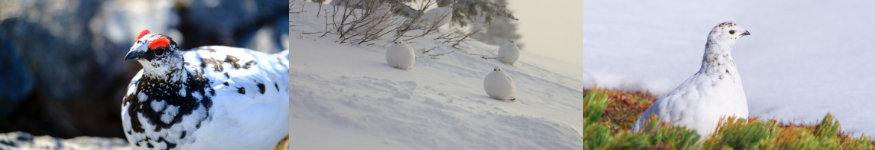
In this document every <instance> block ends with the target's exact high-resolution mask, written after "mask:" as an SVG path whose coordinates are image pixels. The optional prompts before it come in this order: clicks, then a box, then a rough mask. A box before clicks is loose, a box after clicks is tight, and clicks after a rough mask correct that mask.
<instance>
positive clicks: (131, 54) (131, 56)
mask: <svg viewBox="0 0 875 150" xmlns="http://www.w3.org/2000/svg"><path fill="white" fill-rule="evenodd" d="M139 58H140V57H139V56H137V53H135V52H134V51H130V52H128V54H127V55H125V61H128V60H131V59H139Z"/></svg>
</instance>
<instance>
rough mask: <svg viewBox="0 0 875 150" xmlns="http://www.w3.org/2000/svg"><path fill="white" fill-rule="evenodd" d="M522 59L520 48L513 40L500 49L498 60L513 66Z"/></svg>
mask: <svg viewBox="0 0 875 150" xmlns="http://www.w3.org/2000/svg"><path fill="white" fill-rule="evenodd" d="M519 58H520V48H519V47H517V46H516V43H515V42H514V41H513V40H510V43H507V44H504V45H501V47H499V48H498V60H499V61H501V62H503V63H506V64H509V65H511V66H513V63H514V62H516V60H517V59H519Z"/></svg>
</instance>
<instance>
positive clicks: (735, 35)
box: [708, 22, 750, 46]
mask: <svg viewBox="0 0 875 150" xmlns="http://www.w3.org/2000/svg"><path fill="white" fill-rule="evenodd" d="M747 35H750V32H748V31H747V30H745V29H743V28H741V27H740V26H738V25H735V23H732V22H723V23H720V24H719V25H717V26H714V29H711V33H710V34H708V44H713V45H720V46H732V45H735V42H736V41H738V39H739V38H741V37H742V36H747Z"/></svg>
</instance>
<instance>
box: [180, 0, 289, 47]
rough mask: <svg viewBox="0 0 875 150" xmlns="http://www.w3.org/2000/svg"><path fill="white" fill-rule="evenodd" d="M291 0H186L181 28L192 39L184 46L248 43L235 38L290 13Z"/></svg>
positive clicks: (240, 44)
mask: <svg viewBox="0 0 875 150" xmlns="http://www.w3.org/2000/svg"><path fill="white" fill-rule="evenodd" d="M286 3H288V1H287V0H256V1H240V0H190V1H183V2H182V4H181V5H180V6H178V7H180V10H182V11H181V12H180V14H181V16H182V24H181V25H180V31H182V32H183V34H184V35H185V36H186V37H185V39H194V40H187V41H186V42H187V43H189V44H188V45H186V46H183V47H184V48H185V49H190V48H193V47H195V46H200V45H230V46H240V47H242V46H245V44H246V43H242V42H240V41H235V40H234V39H238V38H240V37H242V36H246V34H251V32H254V31H255V30H258V29H259V28H260V27H261V26H262V25H264V24H269V23H270V22H271V21H273V20H274V19H275V18H277V17H280V16H282V17H288V16H286V13H287V11H288V8H287V7H283V6H287V5H283V4H286Z"/></svg>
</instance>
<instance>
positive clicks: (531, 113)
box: [289, 1, 583, 150]
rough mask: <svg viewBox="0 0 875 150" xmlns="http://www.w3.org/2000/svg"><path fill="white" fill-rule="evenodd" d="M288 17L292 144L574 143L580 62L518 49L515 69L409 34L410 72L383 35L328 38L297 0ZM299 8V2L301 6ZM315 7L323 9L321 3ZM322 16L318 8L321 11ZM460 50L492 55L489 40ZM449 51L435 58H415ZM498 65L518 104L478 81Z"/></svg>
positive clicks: (577, 139) (577, 143) (310, 9)
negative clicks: (396, 64) (367, 41)
mask: <svg viewBox="0 0 875 150" xmlns="http://www.w3.org/2000/svg"><path fill="white" fill-rule="evenodd" d="M295 5H296V6H295V7H293V8H292V11H296V10H300V9H301V8H303V10H304V11H305V12H303V13H300V14H290V15H289V18H290V21H291V25H293V26H291V27H290V29H289V30H290V36H289V45H290V50H291V51H290V64H291V65H290V66H291V67H290V74H289V77H290V79H291V80H290V82H291V83H290V85H291V87H292V88H291V91H290V95H289V96H290V97H291V99H290V100H289V101H290V104H291V107H292V108H290V116H291V118H290V121H291V122H290V124H291V126H290V127H289V129H290V130H289V134H290V135H291V136H290V138H291V139H290V140H289V141H290V145H291V147H292V149H551V150H552V149H579V148H580V147H581V146H582V139H581V135H582V132H581V127H582V125H583V120H582V118H581V116H580V115H581V114H582V111H583V110H582V107H583V106H582V103H581V99H582V98H583V97H582V95H583V93H582V87H583V82H582V81H581V75H580V72H579V71H569V70H579V67H580V66H579V65H574V64H569V63H566V62H563V61H559V60H556V59H554V58H550V57H545V56H541V55H539V54H535V53H531V52H529V51H523V52H522V53H521V56H520V60H519V61H517V62H516V63H515V66H509V65H506V64H503V63H500V62H499V61H497V60H494V59H488V60H487V59H482V58H480V56H476V55H471V54H468V53H466V52H463V51H456V50H455V49H454V48H452V47H450V46H449V45H444V44H441V42H440V41H436V40H433V39H434V38H435V36H428V37H426V38H420V39H414V40H411V41H408V45H410V46H411V47H412V48H413V49H414V50H415V52H416V55H417V58H416V63H415V64H414V67H413V69H411V70H399V69H395V68H392V67H390V66H389V65H388V64H387V63H386V59H385V52H386V49H387V48H388V46H387V45H386V44H387V43H389V42H390V41H377V42H374V44H373V45H350V44H338V43H336V42H335V41H336V39H337V36H336V35H331V34H329V35H328V36H326V37H323V38H320V37H318V36H319V35H318V34H302V33H311V32H318V31H324V29H325V27H324V23H325V19H324V18H323V17H321V16H320V17H317V16H316V14H317V9H318V8H319V6H318V4H314V3H309V2H301V1H298V2H296V4H295ZM302 5H303V7H302ZM322 9H331V6H330V5H324V6H323V8H322ZM322 15H324V12H323V14H322ZM463 46H465V47H468V49H466V50H465V51H467V52H469V53H475V54H483V55H487V56H494V55H495V54H496V53H495V52H493V51H492V50H493V49H497V48H498V47H497V46H491V45H487V44H483V43H480V42H477V41H471V42H468V43H467V44H463ZM430 48H435V50H433V52H430V53H429V54H437V53H446V52H451V51H455V52H453V53H449V54H446V55H443V56H439V57H438V59H431V58H429V57H427V56H426V57H423V56H424V55H423V54H422V50H423V49H430ZM496 66H498V67H502V69H503V71H505V72H506V73H507V74H508V75H509V76H510V77H511V78H513V80H514V82H515V85H516V101H514V102H505V101H498V100H493V99H490V98H489V97H488V96H487V95H486V92H485V91H484V89H483V79H484V78H485V77H486V75H487V74H489V73H490V72H491V71H492V70H493V68H494V67H496Z"/></svg>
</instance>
